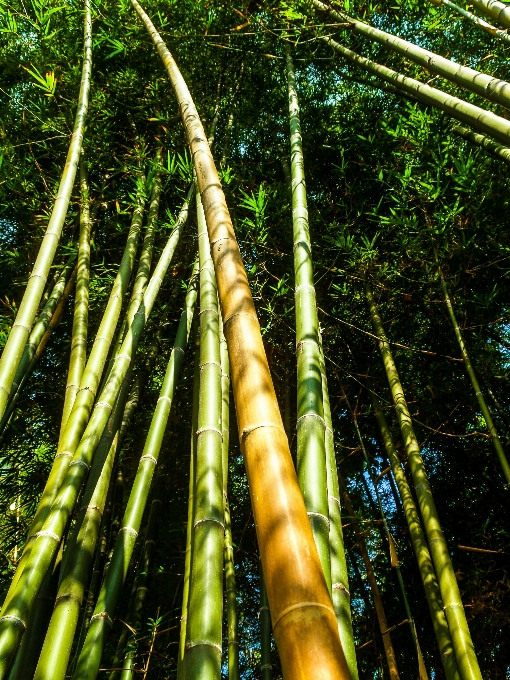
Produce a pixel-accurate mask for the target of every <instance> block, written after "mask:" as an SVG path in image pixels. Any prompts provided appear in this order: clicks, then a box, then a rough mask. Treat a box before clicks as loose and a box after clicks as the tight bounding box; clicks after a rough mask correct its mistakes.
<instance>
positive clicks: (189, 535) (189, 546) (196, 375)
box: [177, 326, 200, 680]
mask: <svg viewBox="0 0 510 680" xmlns="http://www.w3.org/2000/svg"><path fill="white" fill-rule="evenodd" d="M194 363H195V366H194V372H193V407H192V413H191V455H190V464H189V493H188V521H187V525H186V555H185V559H184V585H183V589H182V612H181V622H180V623H181V629H180V635H179V656H178V659H177V680H183V678H184V677H185V670H184V663H185V660H184V653H185V649H186V629H187V624H188V608H189V585H190V575H191V560H192V552H193V544H194V540H193V523H194V508H195V500H194V499H195V490H196V475H195V471H196V469H197V432H198V407H199V395H200V329H199V327H198V326H197V328H196V332H195V362H194Z"/></svg>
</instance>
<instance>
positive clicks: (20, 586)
mask: <svg viewBox="0 0 510 680" xmlns="http://www.w3.org/2000/svg"><path fill="white" fill-rule="evenodd" d="M192 192H193V188H192V189H191V190H190V194H189V195H191V194H192ZM187 214H188V203H187V201H186V202H185V204H184V206H183V208H182V209H181V214H180V216H179V218H178V220H177V223H176V225H175V226H174V229H173V231H172V234H171V235H170V237H169V239H168V241H167V244H166V246H165V248H164V250H163V252H162V254H161V257H160V259H159V262H158V264H157V265H156V268H155V270H154V273H153V275H152V277H151V280H150V282H149V285H148V286H147V289H146V291H145V294H144V297H143V300H142V303H141V305H140V308H139V311H138V312H137V314H136V315H135V318H134V320H133V323H132V324H131V327H130V329H129V332H128V333H127V334H126V338H125V339H124V342H123V343H122V345H121V348H120V352H119V354H118V355H117V357H116V359H115V364H114V366H113V368H112V371H111V373H110V376H109V378H108V381H107V383H106V385H105V387H104V389H103V390H102V392H101V394H100V396H99V401H98V402H97V403H96V406H95V408H94V411H93V413H92V416H91V418H90V421H89V423H88V425H87V427H86V429H85V432H84V433H83V437H82V438H81V441H80V444H79V445H78V447H77V449H76V453H75V454H74V456H73V459H72V461H71V462H70V463H69V466H68V469H67V472H66V474H65V476H64V479H63V481H62V484H61V487H60V490H59V491H58V493H57V495H56V496H55V500H54V502H53V504H52V506H51V508H50V510H49V512H48V515H47V517H46V520H45V522H44V524H43V526H42V530H41V531H39V532H38V533H37V534H36V540H35V542H34V544H33V546H32V548H31V551H30V555H29V556H28V558H27V560H26V562H25V565H26V566H25V569H24V570H23V571H22V573H21V575H20V576H19V579H18V580H17V582H16V585H15V588H14V590H13V593H12V596H11V600H10V601H9V602H8V603H7V605H4V608H3V610H2V618H1V619H0V678H3V677H4V676H3V675H2V672H3V669H4V668H5V669H7V668H8V666H9V665H10V661H9V659H10V658H11V657H12V655H13V654H14V652H15V650H16V648H17V646H18V644H19V641H20V638H21V635H22V634H23V630H24V628H25V627H26V623H25V622H26V619H27V617H28V614H29V612H30V610H31V608H32V606H33V601H34V599H35V596H36V595H37V591H38V589H39V588H40V585H41V582H42V579H43V578H44V576H45V573H46V570H47V569H48V567H49V564H50V563H51V559H52V556H53V554H54V553H55V551H56V549H57V547H58V544H59V543H60V540H61V538H62V535H63V532H64V531H65V527H66V525H67V522H68V519H69V516H70V513H71V512H72V510H73V508H74V504H75V503H76V499H77V497H78V494H79V491H80V489H81V486H82V484H83V481H84V478H85V476H86V474H87V472H88V469H89V466H90V465H91V463H92V460H93V457H94V453H95V451H96V449H97V445H98V443H99V440H100V438H101V435H102V432H103V430H104V427H105V425H106V423H107V422H108V418H109V416H110V413H111V410H112V408H113V406H114V404H115V401H116V399H117V397H118V394H119V391H120V388H121V386H122V383H123V381H124V378H125V376H126V374H127V372H128V370H129V368H130V365H131V359H132V357H133V355H134V353H135V352H136V348H137V346H138V343H139V341H140V337H141V335H142V332H143V330H144V327H145V324H146V322H147V319H148V317H149V314H150V312H151V310H152V307H153V305H154V302H155V300H156V297H157V295H158V292H159V289H160V287H161V284H162V282H163V278H164V276H165V274H166V272H167V270H168V267H169V266H170V262H171V260H172V257H173V253H174V252H175V248H176V246H177V243H178V240H179V236H180V232H181V229H182V226H183V225H184V223H185V222H186V219H187ZM75 404H78V397H77V399H76V401H75ZM71 419H72V414H71V417H70V418H69V423H70V422H71ZM20 622H21V623H20ZM22 624H23V625H22ZM89 632H90V631H89Z"/></svg>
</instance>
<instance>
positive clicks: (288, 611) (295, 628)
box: [132, 0, 349, 680]
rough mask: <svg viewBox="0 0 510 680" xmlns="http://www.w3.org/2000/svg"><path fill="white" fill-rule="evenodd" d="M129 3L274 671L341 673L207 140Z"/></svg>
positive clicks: (178, 79)
mask: <svg viewBox="0 0 510 680" xmlns="http://www.w3.org/2000/svg"><path fill="white" fill-rule="evenodd" d="M132 5H133V7H134V8H135V10H136V12H137V13H138V15H139V16H140V18H141V20H142V21H143V23H144V24H145V26H146V28H147V30H148V32H149V35H150V36H151V38H152V40H153V42H154V44H155V47H156V49H157V51H158V53H159V55H160V57H161V59H162V61H163V63H164V65H165V68H166V70H167V73H168V75H169V77H170V80H171V82H172V85H173V88H174V91H175V94H176V97H177V101H178V104H179V109H180V112H181V116H182V120H183V124H184V126H185V129H186V136H187V140H188V144H189V147H190V151H191V155H192V158H193V162H194V165H195V169H196V174H197V183H198V188H199V191H200V193H201V198H202V203H203V207H204V212H205V218H206V223H207V230H208V233H209V239H210V242H211V250H212V257H213V262H214V267H215V272H216V278H217V282H218V292H219V298H220V303H221V312H222V317H223V324H224V333H225V337H226V340H227V345H228V350H229V357H230V367H231V376H232V385H233V394H234V400H235V404H236V412H237V419H238V428H239V436H240V441H241V449H242V452H243V456H244V459H245V463H246V469H247V476H248V482H249V485H250V497H251V500H252V505H253V511H254V517H255V525H256V528H257V538H258V542H259V547H260V553H261V556H262V562H263V568H264V575H265V578H266V586H267V591H268V598H269V603H270V607H271V615H272V620H273V631H274V636H275V640H276V643H277V646H278V648H279V651H280V658H281V662H282V667H283V673H284V674H287V675H288V676H289V677H293V678H295V679H296V680H299V679H300V678H308V677H311V675H312V674H313V673H314V672H316V670H317V668H320V669H321V672H322V674H323V677H324V678H326V677H328V678H348V677H349V671H348V668H347V665H346V663H345V657H344V654H343V651H342V648H341V645H340V639H339V637H338V629H337V624H336V617H335V613H334V610H333V606H332V604H331V598H330V596H329V593H328V589H327V584H326V581H325V579H324V575H323V572H322V569H321V565H320V560H319V556H318V553H317V550H316V548H315V544H314V539H313V534H312V531H311V528H310V524H309V520H308V517H307V514H306V508H305V505H304V502H303V499H302V496H301V492H300V489H299V485H298V482H297V478H296V474H295V472H294V469H293V464H292V458H291V455H290V450H289V445H288V441H287V437H286V435H285V431H284V428H283V423H282V419H281V415H280V412H279V408H278V402H277V400H276V394H275V391H274V387H273V384H272V380H271V377H270V373H269V367H268V364H267V358H266V356H265V352H264V347H263V343H262V338H261V334H260V327H259V323H258V319H257V315H256V311H255V307H254V304H253V299H252V296H251V292H250V288H249V284H248V281H247V277H246V272H245V270H244V266H243V263H242V259H241V254H240V251H239V247H238V245H237V242H236V239H235V233H234V230H233V226H232V221H231V219H230V216H229V213H228V209H227V206H226V202H225V197H224V195H223V191H222V189H221V186H220V183H219V178H218V173H217V171H216V168H215V165H214V161H213V159H212V156H211V153H210V149H209V147H208V144H207V138H206V135H205V132H204V129H203V126H202V124H201V122H200V118H199V116H198V113H197V111H196V108H195V106H194V103H193V100H192V98H191V95H190V92H189V90H188V88H187V86H186V84H185V82H184V80H183V78H182V75H181V74H180V72H179V70H178V68H177V65H176V63H175V61H174V60H173V57H172V55H171V54H170V52H169V51H168V49H167V48H166V46H165V44H164V42H163V41H162V39H161V37H160V35H159V33H158V32H157V31H156V29H155V28H154V25H153V23H152V22H151V20H150V19H149V17H148V16H147V14H146V13H145V12H144V10H143V9H142V8H141V7H140V5H139V3H138V2H137V0H132ZM289 508H291V509H292V512H289ZM282 546H285V548H283V547H282ZM312 669H313V670H312Z"/></svg>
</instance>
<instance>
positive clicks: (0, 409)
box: [0, 0, 92, 418]
mask: <svg viewBox="0 0 510 680" xmlns="http://www.w3.org/2000/svg"><path fill="white" fill-rule="evenodd" d="M84 23H85V27H84V38H83V66H82V74H81V83H80V92H79V95H78V108H77V111H76V118H75V121H74V128H73V135H72V137H71V143H70V145H69V151H68V152H67V159H66V164H65V166H64V171H63V173H62V178H61V180H60V185H59V188H58V193H57V198H56V200H55V204H54V206H53V210H52V212H51V216H50V220H49V222H48V227H47V229H46V233H45V235H44V238H43V240H42V243H41V247H40V249H39V253H38V254H37V258H36V261H35V264H34V268H33V269H32V273H31V274H30V277H29V279H28V284H27V287H26V289H25V293H24V294H23V298H22V300H21V303H20V306H19V310H18V313H17V314H16V318H15V320H14V324H13V326H12V328H11V332H10V334H9V337H8V339H7V343H6V345H5V347H4V350H3V353H2V356H1V358H0V418H2V417H3V415H4V411H5V408H6V406H7V400H8V397H9V393H10V391H11V385H12V381H13V379H14V376H15V375H16V371H17V369H18V366H19V362H20V360H21V357H22V355H23V350H24V349H25V345H26V342H27V340H28V337H29V335H30V331H31V329H32V324H33V323H34V319H35V315H36V314H37V308H38V307H39V303H40V301H41V298H42V296H43V293H44V288H45V286H46V281H47V278H48V274H49V272H50V267H51V264H52V262H53V258H54V257H55V252H56V250H57V246H58V242H59V240H60V235H61V233H62V228H63V226H64V221H65V218H66V215H67V208H68V206H69V200H70V198H71V192H72V190H73V185H74V180H75V177H76V169H77V167H78V162H79V159H80V152H81V146H82V142H83V135H84V132H85V120H86V118H87V109H88V102H89V92H90V79H91V72H92V17H91V13H90V0H85V12H84Z"/></svg>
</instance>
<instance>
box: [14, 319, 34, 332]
mask: <svg viewBox="0 0 510 680" xmlns="http://www.w3.org/2000/svg"><path fill="white" fill-rule="evenodd" d="M16 327H18V328H24V329H25V330H26V331H27V333H30V331H31V330H32V328H31V327H30V326H28V325H27V324H26V323H19V321H18V322H17V323H14V324H13V326H12V330H14V329H15V328H16Z"/></svg>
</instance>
